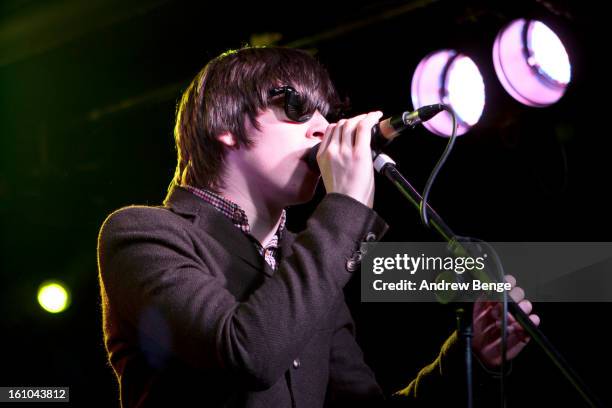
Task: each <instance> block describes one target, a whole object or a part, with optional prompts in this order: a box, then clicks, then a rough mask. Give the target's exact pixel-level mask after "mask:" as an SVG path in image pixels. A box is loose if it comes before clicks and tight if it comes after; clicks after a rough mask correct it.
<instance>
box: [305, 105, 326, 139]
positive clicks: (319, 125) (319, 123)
mask: <svg viewBox="0 0 612 408" xmlns="http://www.w3.org/2000/svg"><path fill="white" fill-rule="evenodd" d="M308 125H309V126H308V132H307V136H308V137H309V138H318V139H322V138H323V136H324V135H325V129H327V126H328V125H329V122H328V121H327V119H325V116H323V115H321V113H320V112H319V111H315V113H314V114H313V115H312V118H310V120H309V121H308Z"/></svg>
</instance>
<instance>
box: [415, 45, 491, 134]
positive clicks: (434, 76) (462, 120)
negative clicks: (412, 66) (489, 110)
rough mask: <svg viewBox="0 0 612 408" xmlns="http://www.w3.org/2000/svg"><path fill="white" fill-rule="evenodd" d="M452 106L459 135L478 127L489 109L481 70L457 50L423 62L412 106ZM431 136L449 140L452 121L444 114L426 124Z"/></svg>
mask: <svg viewBox="0 0 612 408" xmlns="http://www.w3.org/2000/svg"><path fill="white" fill-rule="evenodd" d="M435 103H443V104H446V105H450V107H451V108H452V109H453V110H454V111H455V114H456V115H457V135H462V134H464V133H466V132H467V131H468V130H470V128H471V127H472V126H474V125H475V124H476V123H478V120H479V119H480V116H481V115H482V111H483V110H484V105H485V86H484V81H483V79H482V75H481V74H480V71H479V70H478V67H477V66H476V64H475V63H474V61H472V59H471V58H469V57H467V56H465V55H463V54H461V53H458V52H457V51H455V50H440V51H436V52H433V53H431V54H429V55H427V56H426V57H425V58H423V59H422V60H421V62H420V63H419V65H418V66H417V69H416V71H415V73H414V76H413V77H412V104H413V106H414V108H415V109H417V108H420V107H421V106H424V105H431V104H435ZM423 125H424V126H425V127H426V128H427V129H428V130H429V131H430V132H432V133H435V134H437V135H439V136H445V137H448V136H450V135H451V133H452V118H451V115H450V114H449V113H448V112H446V111H445V112H441V113H440V114H438V115H437V116H435V117H434V118H433V119H431V120H430V121H428V122H426V123H424V124H423Z"/></svg>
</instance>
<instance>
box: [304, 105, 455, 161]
mask: <svg viewBox="0 0 612 408" xmlns="http://www.w3.org/2000/svg"><path fill="white" fill-rule="evenodd" d="M444 108H445V106H444V105H443V104H441V103H436V104H434V105H425V106H422V107H420V108H418V109H417V110H415V111H412V112H408V111H406V112H403V113H401V114H399V115H394V116H391V117H390V118H387V119H383V120H381V121H380V122H378V123H377V124H376V125H374V126H373V127H372V142H371V146H372V150H373V151H376V152H378V151H379V150H380V149H382V148H383V147H385V146H386V145H387V144H389V143H390V142H391V141H392V140H393V139H395V138H396V137H397V136H398V135H399V134H400V133H401V132H402V131H403V130H405V129H406V128H409V127H414V126H416V125H418V124H419V123H423V122H427V121H428V120H429V119H431V118H433V117H434V116H436V115H437V114H438V113H440V112H442V111H443V110H444ZM320 146H321V143H319V144H317V145H316V146H314V147H312V148H311V149H310V151H309V152H308V153H307V154H306V157H305V161H306V164H308V167H309V168H310V170H312V171H314V172H317V173H318V172H319V171H320V170H319V165H318V164H317V153H318V152H319V147H320Z"/></svg>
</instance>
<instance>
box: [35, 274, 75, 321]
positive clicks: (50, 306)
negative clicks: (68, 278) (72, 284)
mask: <svg viewBox="0 0 612 408" xmlns="http://www.w3.org/2000/svg"><path fill="white" fill-rule="evenodd" d="M38 303H39V304H40V307H42V308H43V309H44V310H46V311H47V312H49V313H61V312H63V311H64V310H66V308H67V307H68V305H69V304H70V293H69V292H68V289H67V288H66V287H65V286H64V285H63V284H61V283H59V282H55V281H53V282H50V281H47V282H43V283H42V284H41V285H40V287H39V288H38Z"/></svg>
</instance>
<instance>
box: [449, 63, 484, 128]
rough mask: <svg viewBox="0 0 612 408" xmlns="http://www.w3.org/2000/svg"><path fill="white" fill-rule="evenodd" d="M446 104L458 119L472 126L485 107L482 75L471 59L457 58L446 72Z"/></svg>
mask: <svg viewBox="0 0 612 408" xmlns="http://www.w3.org/2000/svg"><path fill="white" fill-rule="evenodd" d="M447 75H448V79H447V81H446V82H447V88H448V103H449V104H450V105H451V106H452V107H453V109H454V110H455V113H456V114H457V116H459V119H460V120H462V121H463V122H465V123H466V124H468V125H469V126H474V125H475V124H476V123H478V120H479V119H480V116H481V115H482V111H483V110H484V105H485V87H484V81H483V79H482V75H480V71H479V70H478V67H477V66H476V64H475V63H474V61H472V59H470V58H468V57H466V56H459V57H457V58H456V59H455V60H454V61H453V62H452V64H451V66H450V67H449V70H448V74H447Z"/></svg>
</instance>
